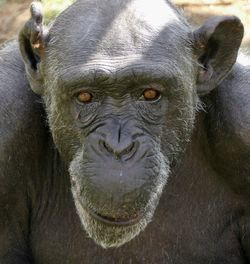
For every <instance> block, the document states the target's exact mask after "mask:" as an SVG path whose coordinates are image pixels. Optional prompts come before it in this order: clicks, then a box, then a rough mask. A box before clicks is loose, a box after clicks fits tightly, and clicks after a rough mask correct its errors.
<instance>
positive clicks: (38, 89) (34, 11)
mask: <svg viewBox="0 0 250 264" xmlns="http://www.w3.org/2000/svg"><path fill="white" fill-rule="evenodd" d="M30 12H31V18H30V19H29V20H28V21H27V22H26V24H25V25H24V27H23V29H22V30H21V32H20V34H19V48H20V51H21V54H22V57H23V60H24V63H25V69H26V73H27V77H28V80H29V83H30V85H31V88H32V90H33V91H34V92H35V93H37V94H39V95H42V94H43V83H42V77H41V74H40V70H39V63H40V62H41V60H42V58H43V53H44V49H45V45H46V32H45V28H44V26H43V12H42V5H41V3H40V2H38V1H35V2H33V3H32V4H31V7H30Z"/></svg>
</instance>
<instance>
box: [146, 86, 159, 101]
mask: <svg viewBox="0 0 250 264" xmlns="http://www.w3.org/2000/svg"><path fill="white" fill-rule="evenodd" d="M143 96H144V98H145V100H147V101H152V100H156V99H157V98H158V97H159V92H158V91H156V90H154V89H147V90H145V91H144V93H143Z"/></svg>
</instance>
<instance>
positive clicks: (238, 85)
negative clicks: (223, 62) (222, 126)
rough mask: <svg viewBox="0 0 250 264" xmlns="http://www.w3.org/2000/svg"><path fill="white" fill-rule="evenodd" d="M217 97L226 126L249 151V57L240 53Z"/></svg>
mask: <svg viewBox="0 0 250 264" xmlns="http://www.w3.org/2000/svg"><path fill="white" fill-rule="evenodd" d="M218 96H219V101H220V104H221V107H223V115H224V118H225V120H226V123H227V125H228V126H229V127H230V128H231V129H232V131H233V132H234V133H235V135H237V136H238V137H240V138H241V141H242V142H243V143H244V144H245V146H247V147H248V148H249V149H250V133H249V131H250V114H249V113H250V57H248V56H247V55H245V54H243V53H241V54H240V55H239V57H238V60H237V63H236V65H235V66H234V68H233V70H232V72H231V73H230V74H229V76H228V77H227V78H226V79H225V80H224V81H223V82H222V83H221V85H220V86H219V89H218Z"/></svg>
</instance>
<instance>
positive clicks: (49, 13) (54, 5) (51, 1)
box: [0, 0, 74, 23]
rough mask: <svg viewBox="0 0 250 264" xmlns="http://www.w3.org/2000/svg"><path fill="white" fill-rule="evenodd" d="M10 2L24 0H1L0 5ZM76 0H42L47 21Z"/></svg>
mask: <svg viewBox="0 0 250 264" xmlns="http://www.w3.org/2000/svg"><path fill="white" fill-rule="evenodd" d="M8 2H15V3H18V2H20V3H22V2H23V1H22V0H0V7H1V5H3V4H6V3H8ZM73 2H74V0H42V3H43V7H44V13H45V23H48V22H49V21H51V20H53V19H54V18H55V17H56V16H57V14H58V13H60V12H61V11H63V10H64V9H66V8H67V7H68V6H69V5H70V4H72V3H73Z"/></svg>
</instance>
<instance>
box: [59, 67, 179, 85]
mask: <svg viewBox="0 0 250 264" xmlns="http://www.w3.org/2000/svg"><path fill="white" fill-rule="evenodd" d="M179 74H180V71H179V69H178V68H176V65H175V64H169V65H167V66H166V65H154V64H151V65H144V64H137V65H136V64H135V65H127V66H124V67H120V68H115V67H114V68H112V69H111V68H110V69H109V70H103V69H100V68H99V67H95V66H94V67H93V65H92V67H88V66H87V65H83V66H72V67H70V68H67V69H65V70H60V71H59V74H58V81H59V82H60V83H61V84H62V85H63V86H64V84H66V86H68V85H67V84H69V85H72V86H74V85H77V84H79V83H83V84H84V83H85V84H89V85H91V84H94V83H106V84H107V85H108V84H113V83H116V82H117V81H119V82H122V81H123V82H133V81H135V82H136V80H138V81H140V80H141V79H144V80H150V79H151V80H154V79H162V78H165V79H173V78H176V76H178V75H179Z"/></svg>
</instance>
